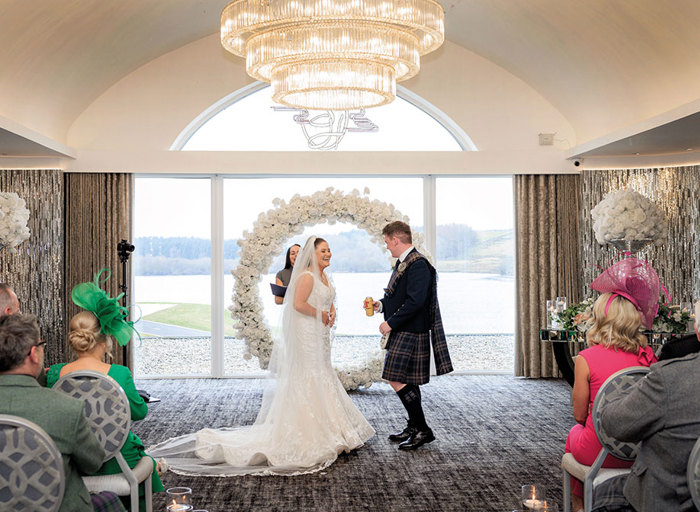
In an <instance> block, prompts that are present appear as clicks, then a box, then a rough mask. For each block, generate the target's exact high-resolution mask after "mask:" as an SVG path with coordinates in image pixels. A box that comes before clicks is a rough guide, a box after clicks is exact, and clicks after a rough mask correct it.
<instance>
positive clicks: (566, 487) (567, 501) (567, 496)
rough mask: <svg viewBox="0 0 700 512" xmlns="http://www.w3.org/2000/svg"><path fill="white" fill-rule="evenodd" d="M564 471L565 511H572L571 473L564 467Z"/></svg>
mask: <svg viewBox="0 0 700 512" xmlns="http://www.w3.org/2000/svg"><path fill="white" fill-rule="evenodd" d="M562 473H564V482H563V484H564V485H563V487H564V512H571V475H569V473H567V471H566V470H565V469H562Z"/></svg>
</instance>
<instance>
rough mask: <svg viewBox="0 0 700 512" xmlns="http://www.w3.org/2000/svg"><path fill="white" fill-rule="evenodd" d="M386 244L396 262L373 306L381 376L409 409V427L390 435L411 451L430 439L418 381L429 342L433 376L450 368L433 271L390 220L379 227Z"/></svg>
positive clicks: (426, 364)
mask: <svg viewBox="0 0 700 512" xmlns="http://www.w3.org/2000/svg"><path fill="white" fill-rule="evenodd" d="M382 234H383V235H384V241H385V243H386V247H387V249H388V250H389V252H390V253H391V255H392V256H393V257H394V258H397V260H396V266H395V267H394V271H393V272H392V274H391V279H390V280H389V285H388V286H387V287H386V288H385V289H384V292H385V293H384V298H383V299H381V300H380V301H377V302H374V310H375V311H378V312H380V313H384V322H382V323H381V325H380V326H379V331H380V332H381V333H382V335H384V336H388V340H387V344H386V350H387V352H386V358H385V359H384V371H383V372H382V378H383V379H385V380H387V381H389V384H390V385H391V387H392V388H393V389H394V391H395V392H396V394H397V395H398V396H399V399H400V400H401V403H402V404H403V406H404V407H405V408H406V411H407V412H408V425H407V426H406V428H405V429H404V430H403V431H402V432H399V433H397V434H391V435H390V436H389V439H390V440H391V441H394V442H399V443H400V444H399V450H415V449H416V448H419V447H421V446H423V445H424V444H426V443H430V442H431V441H434V440H435V435H434V434H433V431H432V430H431V429H430V427H428V424H427V423H426V421H425V415H424V414H423V407H422V405H421V391H420V387H419V386H420V385H421V384H426V383H427V382H428V381H429V380H430V344H431V341H432V345H433V353H434V356H435V368H436V371H437V374H438V375H442V374H445V373H449V372H451V371H452V362H451V361H450V354H449V352H448V350H447V342H446V340H445V332H444V331H443V328H442V319H441V317H440V306H439V304H438V299H437V271H436V270H435V268H434V267H433V266H432V265H431V264H430V263H429V262H428V260H427V259H426V258H425V256H423V255H422V254H421V253H419V252H418V251H417V250H416V249H415V247H413V240H412V237H411V228H410V226H409V225H408V224H406V223H405V222H401V221H395V222H392V223H390V224H387V225H386V226H384V229H383V230H382Z"/></svg>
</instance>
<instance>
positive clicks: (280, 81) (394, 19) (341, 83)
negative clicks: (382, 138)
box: [221, 0, 445, 110]
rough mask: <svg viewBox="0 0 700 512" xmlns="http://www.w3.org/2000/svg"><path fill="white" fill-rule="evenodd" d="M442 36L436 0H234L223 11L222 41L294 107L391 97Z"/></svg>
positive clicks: (357, 104) (341, 106) (370, 102)
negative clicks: (397, 85) (398, 84)
mask: <svg viewBox="0 0 700 512" xmlns="http://www.w3.org/2000/svg"><path fill="white" fill-rule="evenodd" d="M444 40H445V28H444V12H443V9H442V6H441V5H440V4H439V3H438V2H437V1H435V0H234V1H232V2H231V3H229V4H228V5H227V6H226V7H225V8H224V10H223V12H222V13H221V44H223V46H224V48H226V49H227V50H228V51H230V52H231V53H233V54H235V55H238V56H240V57H245V59H246V71H247V72H248V74H249V75H250V76H251V77H253V78H255V79H257V80H262V81H264V82H269V83H271V84H272V99H273V100H274V101H276V102H278V103H281V104H282V105H287V106H289V107H295V108H304V109H314V110H356V109H360V108H369V107H376V106H379V105H384V104H386V103H390V102H391V101H393V100H394V98H395V97H396V82H400V81H402V80H407V79H409V78H411V77H413V76H414V75H416V73H418V71H419V69H420V56H421V55H425V54H426V53H429V52H431V51H433V50H435V49H436V48H438V47H439V46H440V45H441V44H442V42H443V41H444Z"/></svg>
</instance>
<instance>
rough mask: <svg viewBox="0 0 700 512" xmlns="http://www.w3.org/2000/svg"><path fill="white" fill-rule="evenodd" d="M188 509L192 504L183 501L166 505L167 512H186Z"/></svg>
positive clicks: (190, 508)
mask: <svg viewBox="0 0 700 512" xmlns="http://www.w3.org/2000/svg"><path fill="white" fill-rule="evenodd" d="M188 510H192V505H186V504H184V503H173V504H172V505H168V512H187V511H188Z"/></svg>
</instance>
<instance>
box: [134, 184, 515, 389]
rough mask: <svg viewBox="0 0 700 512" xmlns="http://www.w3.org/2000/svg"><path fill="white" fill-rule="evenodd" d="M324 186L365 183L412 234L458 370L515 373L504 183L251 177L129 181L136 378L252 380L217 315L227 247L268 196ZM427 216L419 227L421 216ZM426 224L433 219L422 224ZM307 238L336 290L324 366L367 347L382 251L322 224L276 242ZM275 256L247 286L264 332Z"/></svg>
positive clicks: (273, 315) (234, 258)
mask: <svg viewBox="0 0 700 512" xmlns="http://www.w3.org/2000/svg"><path fill="white" fill-rule="evenodd" d="M327 187H334V188H335V189H337V190H340V191H342V192H345V193H350V192H351V191H352V190H353V189H358V190H364V189H365V187H368V188H369V190H370V192H369V196H370V198H371V199H377V200H380V201H382V202H386V203H392V204H393V205H394V206H395V207H396V208H397V209H398V210H400V211H401V213H403V214H405V215H408V216H409V218H410V220H411V224H412V227H413V228H414V229H415V230H417V231H423V232H424V236H425V239H426V242H427V244H426V245H427V248H428V249H429V250H430V251H431V252H433V253H434V255H435V257H434V261H435V263H436V265H437V268H438V270H439V275H440V280H439V286H438V290H439V294H440V303H441V308H442V315H443V323H444V325H445V329H446V333H447V335H448V343H449V345H450V349H451V352H452V354H453V362H454V363H455V368H456V369H457V370H458V371H460V370H461V371H471V370H485V371H509V372H512V369H513V325H514V280H513V227H512V223H513V221H512V192H511V179H510V178H502V177H496V178H470V177H449V178H447V177H445V178H434V177H429V176H420V177H329V176H321V177H261V178H237V177H236V178H233V177H228V178H222V177H218V176H213V177H208V178H186V177H182V178H166V179H162V178H148V177H143V178H137V179H136V207H135V221H134V229H135V235H136V239H135V245H136V253H135V255H134V274H135V290H134V293H135V300H136V302H137V303H138V304H139V306H140V307H141V309H142V315H143V317H142V319H141V321H140V322H139V325H138V327H139V329H140V332H141V333H142V335H143V341H142V343H141V344H140V345H137V347H136V350H135V362H136V364H135V373H136V375H137V376H138V377H142V378H143V377H156V376H204V375H206V376H243V375H260V374H261V372H262V370H260V368H259V365H258V362H257V360H246V359H244V357H243V354H244V348H245V347H244V343H243V341H242V340H240V339H237V338H236V335H235V329H234V320H233V319H232V317H231V314H230V312H229V311H228V307H229V306H230V305H231V303H232V294H233V285H234V283H233V276H232V275H231V270H232V269H233V268H235V266H236V265H237V264H238V261H239V257H240V255H239V252H238V251H239V246H238V243H237V242H238V241H239V240H240V239H241V237H242V236H243V232H244V231H252V230H253V229H254V223H255V221H256V219H257V218H258V215H259V214H260V213H261V212H264V211H266V210H269V209H271V208H274V206H273V199H275V198H280V199H283V200H289V199H290V198H291V197H292V196H293V195H295V194H300V195H310V194H312V193H313V192H315V191H317V190H323V189H326V188H327ZM424 219H425V220H424ZM427 219H434V220H432V221H430V222H428V220H427ZM311 234H314V235H317V236H321V237H323V238H325V239H326V240H327V241H328V242H329V245H330V247H331V251H332V252H333V258H332V261H331V267H330V269H329V270H330V277H331V279H332V280H333V282H334V284H335V287H336V291H337V307H338V324H337V329H336V343H335V344H334V346H333V349H332V357H333V359H334V362H336V363H341V362H350V363H355V364H357V363H358V362H362V361H363V360H365V359H366V357H367V356H368V354H370V353H372V352H376V349H377V344H378V342H379V337H378V334H377V333H378V326H379V323H380V322H381V318H380V316H379V315H375V316H374V317H371V318H368V317H366V316H365V313H364V310H363V309H362V301H363V299H364V298H365V297H366V296H372V297H376V298H379V297H381V296H382V294H383V287H384V286H386V283H387V282H388V278H389V275H390V267H389V256H388V253H386V252H384V251H383V250H382V247H380V246H378V245H376V244H375V243H374V242H372V241H371V240H370V238H369V236H368V235H367V233H366V232H364V231H363V230H362V229H360V228H358V227H357V226H354V225H348V224H334V225H329V224H326V223H323V224H319V225H315V226H309V227H308V228H307V229H306V231H305V232H304V233H303V234H301V235H296V236H295V235H290V238H289V239H288V240H287V242H286V245H285V247H288V246H289V245H291V244H293V243H299V244H301V245H303V244H304V242H305V240H306V239H307V237H308V236H309V235H311ZM283 266H284V251H282V253H281V254H278V255H277V257H276V259H275V260H274V262H273V264H272V265H271V266H270V268H269V269H268V273H267V274H266V275H264V276H262V278H261V280H260V282H259V283H258V291H259V295H260V297H261V299H262V301H263V304H264V312H263V314H264V317H265V322H266V323H267V325H268V326H269V327H270V328H271V330H272V332H275V331H276V329H277V326H278V325H279V323H280V314H281V310H282V307H281V306H279V305H276V304H275V303H274V299H273V296H272V294H271V292H270V287H269V283H271V282H274V276H275V273H276V272H277V271H278V270H279V269H281V268H282V267H283Z"/></svg>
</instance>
